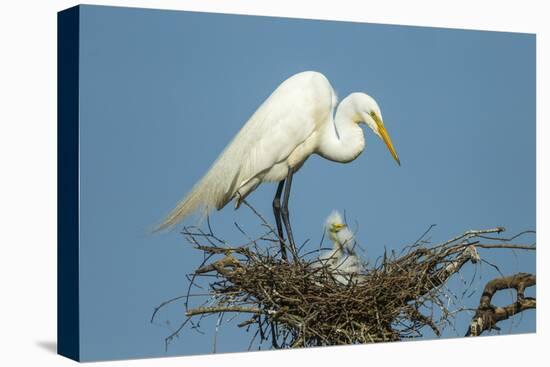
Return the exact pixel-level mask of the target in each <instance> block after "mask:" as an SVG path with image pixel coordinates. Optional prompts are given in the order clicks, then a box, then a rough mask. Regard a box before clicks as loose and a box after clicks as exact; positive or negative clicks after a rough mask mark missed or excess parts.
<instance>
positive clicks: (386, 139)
mask: <svg viewBox="0 0 550 367" xmlns="http://www.w3.org/2000/svg"><path fill="white" fill-rule="evenodd" d="M371 116H372V118H373V120H374V122H376V125H377V126H378V133H380V137H381V138H382V140H383V141H384V143H385V144H386V146H387V147H388V149H389V151H390V153H391V155H392V157H393V159H395V161H396V162H397V164H398V165H401V161H399V157H398V156H397V153H396V152H395V148H394V147H393V144H392V142H391V138H390V136H389V135H388V132H387V131H386V127H385V126H384V123H383V122H382V120H381V119H380V117H378V115H376V114H372V115H371Z"/></svg>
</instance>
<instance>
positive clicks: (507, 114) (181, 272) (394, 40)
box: [80, 6, 535, 360]
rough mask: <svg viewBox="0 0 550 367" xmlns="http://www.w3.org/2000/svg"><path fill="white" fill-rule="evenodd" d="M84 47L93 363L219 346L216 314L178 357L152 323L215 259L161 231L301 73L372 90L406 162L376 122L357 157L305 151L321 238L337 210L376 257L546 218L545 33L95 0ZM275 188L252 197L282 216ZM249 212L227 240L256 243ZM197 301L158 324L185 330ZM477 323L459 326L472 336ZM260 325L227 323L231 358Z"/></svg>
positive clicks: (300, 217) (84, 287)
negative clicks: (539, 51)
mask: <svg viewBox="0 0 550 367" xmlns="http://www.w3.org/2000/svg"><path fill="white" fill-rule="evenodd" d="M80 53H81V60H80V62H81V69H80V72H81V74H80V78H81V90H80V93H81V95H80V106H81V114H80V116H81V120H80V124H81V126H80V142H81V150H80V152H81V180H80V182H81V255H80V265H81V275H80V284H81V294H80V297H81V305H80V307H81V332H82V341H81V355H82V358H83V359H84V360H95V359H115V358H137V357H150V356H166V355H177V354H198V353H210V352H211V351H212V340H213V323H212V322H204V323H203V327H204V328H203V330H204V331H205V332H206V334H205V335H201V334H199V333H197V332H195V331H193V330H190V329H185V330H184V331H183V332H182V333H181V336H180V339H178V340H177V341H175V342H174V343H173V344H171V346H170V348H169V351H168V353H165V351H164V337H165V336H167V335H168V334H169V333H170V330H169V329H168V328H167V327H166V325H165V326H159V325H151V324H150V323H149V318H150V316H151V312H152V311H153V308H154V307H155V306H157V305H158V304H159V303H160V302H161V301H164V300H166V299H169V298H171V297H174V296H178V295H181V294H184V293H185V291H186V287H187V280H186V279H185V274H187V273H190V272H192V271H193V270H194V268H195V267H196V266H197V265H198V264H199V262H200V260H201V259H202V257H201V254H200V253H198V252H196V251H193V250H192V249H191V248H190V246H189V245H188V244H186V242H185V240H184V238H183V237H182V236H181V235H179V234H178V233H177V231H174V232H170V233H166V234H155V235H149V234H147V231H148V229H150V228H151V227H152V225H154V224H155V223H157V222H158V221H159V220H160V219H161V218H162V217H163V215H165V214H166V213H167V212H168V211H169V210H170V209H171V208H172V207H173V205H175V203H176V202H177V201H178V200H180V199H181V197H182V196H183V195H184V194H185V193H186V192H187V191H188V190H189V189H190V188H191V187H192V185H193V184H194V183H195V182H196V180H198V179H199V178H200V177H201V176H202V174H203V173H204V172H205V171H206V170H207V169H208V167H209V166H210V164H211V163H212V162H213V161H214V159H215V158H216V157H217V155H218V154H219V153H220V152H221V151H222V149H223V148H224V146H225V145H226V144H227V142H229V141H230V139H231V138H232V137H233V136H234V134H235V133H236V132H237V131H238V130H239V129H240V127H241V126H242V125H243V124H244V123H245V122H246V120H247V119H248V117H249V116H250V115H251V114H252V113H253V112H254V111H255V109H256V108H257V107H258V106H259V105H260V103H261V102H262V101H263V100H264V99H265V98H266V97H267V96H268V95H269V94H270V93H271V91H272V90H273V89H274V88H275V87H276V86H277V85H278V84H279V83H280V82H282V81H283V80H284V79H286V78H287V77H289V76H290V75H292V74H294V73H296V72H300V71H304V70H317V71H320V72H322V73H324V74H325V75H326V76H327V77H328V78H329V80H330V81H331V83H332V85H333V86H334V88H335V89H336V91H337V92H338V94H339V96H340V97H341V98H343V97H344V96H346V95H347V94H348V93H350V92H354V91H364V92H367V93H369V94H370V95H372V96H373V97H375V98H376V99H377V101H378V103H379V104H380V106H381V109H382V113H383V116H384V120H385V123H386V127H387V128H388V131H389V133H390V135H391V137H392V139H393V142H394V145H395V147H396V149H397V152H398V153H399V157H400V158H401V162H402V166H401V167H398V166H397V165H396V164H395V162H394V161H393V160H392V158H391V156H390V154H389V153H388V151H387V150H386V148H385V146H384V145H383V143H382V142H381V141H380V140H379V139H378V138H376V137H375V136H374V135H373V134H372V133H370V132H367V135H366V141H367V147H366V150H365V152H364V153H363V154H362V155H361V156H359V158H358V159H356V160H355V161H354V162H352V163H350V164H345V165H344V164H337V163H332V162H328V161H324V160H323V159H321V158H320V157H316V156H314V157H312V158H311V159H310V160H308V161H307V162H306V164H305V165H304V167H303V168H302V169H301V171H300V172H299V173H298V174H297V175H296V178H295V180H294V185H293V192H292V195H293V196H292V198H291V208H290V210H291V215H292V223H293V228H294V230H295V237H296V239H297V241H299V242H302V241H304V240H306V239H308V238H310V239H311V240H312V242H313V243H318V241H319V239H320V237H321V234H322V223H323V222H324V220H325V217H326V216H327V215H328V214H329V213H330V211H332V210H333V209H339V210H341V211H344V210H345V211H346V213H347V216H348V219H349V220H350V222H351V223H355V222H357V223H358V224H359V232H358V239H359V242H360V244H361V245H362V247H363V248H365V249H366V250H367V255H366V256H367V257H368V258H369V259H371V260H374V259H375V258H376V257H378V256H380V255H381V254H382V253H383V249H384V246H386V247H387V248H390V249H391V248H394V249H400V248H401V247H402V246H403V245H404V244H407V243H410V242H411V241H414V240H415V239H416V238H417V237H418V236H419V235H420V233H422V232H423V231H424V230H425V229H426V228H427V227H428V225H430V224H432V223H436V224H437V227H436V228H435V230H434V231H433V232H432V240H433V241H434V242H438V241H441V240H444V239H447V238H450V237H452V236H453V235H456V234H458V233H461V232H463V231H465V230H468V229H477V228H488V227H494V226H505V227H506V228H507V229H508V232H509V233H514V232H517V231H521V230H524V229H535V37H534V36H533V35H526V34H512V33H495V32H478V31H462V30H444V29H436V28H419V27H402V26H386V25H374V24H358V23H342V22H326V21H307V20H290V19H277V18H267V17H248V16H233V15H213V14H200V13H186V12H170V11H157V10H142V9H127V8H110V7H91V6H84V7H83V8H82V11H81V50H80ZM274 190H275V184H265V185H263V186H261V187H260V188H259V189H258V190H257V191H256V192H254V193H253V194H252V195H251V196H250V197H249V201H250V202H251V203H252V204H253V205H255V206H256V208H257V209H258V210H259V211H261V212H262V213H264V214H265V215H266V216H269V217H270V218H271V215H272V214H271V200H272V196H273V193H274ZM235 221H238V222H239V223H240V224H241V225H242V226H243V227H245V228H247V229H248V230H250V231H254V230H255V228H256V227H257V225H256V221H255V220H252V217H251V216H250V215H249V213H248V212H247V211H246V210H245V209H240V210H238V211H234V210H233V209H232V208H231V207H227V208H225V209H224V210H222V211H220V212H216V213H214V214H213V215H212V223H213V226H214V228H215V230H216V231H217V233H218V234H219V235H220V236H223V237H225V238H226V239H228V240H233V241H235V242H236V243H242V242H243V241H244V239H243V237H242V236H240V235H239V233H238V232H237V231H236V229H235V228H234V226H233V222H235ZM188 223H191V224H192V221H191V222H188ZM529 240H530V241H534V240H533V239H532V238H530V239H529ZM313 248H314V245H313V244H312V245H311V249H313ZM481 256H482V257H484V258H485V259H487V260H490V261H493V262H496V263H498V264H499V265H500V266H501V270H502V272H503V273H506V274H508V273H512V272H516V271H528V272H534V271H535V256H534V254H527V255H526V254H522V253H518V254H517V256H514V254H512V253H510V252H508V253H504V252H499V253H494V252H493V253H489V252H487V251H482V252H481ZM472 269H473V266H471V265H468V266H467V269H466V272H465V274H466V275H468V274H470V273H471V271H472ZM479 274H480V269H478V275H479ZM481 274H482V278H481V280H480V282H481V283H480V285H481V284H484V282H485V281H486V280H488V279H490V278H491V277H494V276H496V275H497V273H496V272H495V271H494V270H493V269H491V268H490V267H488V266H486V265H485V266H483V267H482V269H481ZM499 300H501V301H502V302H509V301H510V300H511V296H510V294H506V295H502V296H500V297H499ZM466 302H467V305H468V306H472V307H473V306H475V305H476V303H477V302H478V295H476V296H474V297H473V298H470V299H468V300H466ZM182 307H183V305H182V304H181V303H179V304H174V305H172V306H171V307H169V308H167V309H166V310H165V311H164V312H163V313H162V314H161V315H159V319H158V320H159V323H162V322H164V321H166V320H170V323H171V327H176V326H177V325H178V324H179V322H180V321H181V320H182V318H183V311H184V310H183V308H182ZM467 320H468V317H467V316H466V315H465V317H463V318H461V319H459V320H458V321H457V331H456V332H455V331H453V330H452V329H448V330H446V332H445V336H447V337H453V336H461V335H463V333H464V332H465V328H466V324H467ZM517 320H518V319H515V324H514V327H513V328H512V332H532V331H534V330H535V312H533V311H531V312H526V313H524V314H523V318H522V320H521V322H520V323H519V325H516V324H517ZM213 321H215V320H213ZM510 325H511V323H503V324H502V325H501V326H502V327H503V331H502V332H503V333H508V332H510ZM251 336H252V335H251V334H247V333H245V332H244V331H243V330H240V329H237V328H236V326H235V324H234V323H233V324H229V325H225V326H224V327H223V328H222V329H221V331H220V334H219V336H218V351H219V352H227V351H242V350H245V349H246V348H247V346H248V341H249V339H250V337H251ZM429 336H430V334H429V333H428V337H429Z"/></svg>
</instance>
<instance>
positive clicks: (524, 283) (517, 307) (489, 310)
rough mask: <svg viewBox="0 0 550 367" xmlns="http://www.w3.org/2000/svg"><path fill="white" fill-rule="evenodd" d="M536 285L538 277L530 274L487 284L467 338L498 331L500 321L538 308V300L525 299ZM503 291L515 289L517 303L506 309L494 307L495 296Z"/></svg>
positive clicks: (512, 276) (503, 278)
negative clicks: (494, 330) (527, 292)
mask: <svg viewBox="0 0 550 367" xmlns="http://www.w3.org/2000/svg"><path fill="white" fill-rule="evenodd" d="M535 284H536V276H535V275H533V274H529V273H517V274H514V275H511V276H507V277H502V278H496V279H493V280H491V281H490V282H489V283H487V285H486V286H485V289H484V291H483V294H482V295H481V299H480V301H479V307H478V308H477V311H476V313H475V315H474V317H473V319H472V321H471V322H470V328H469V330H468V332H467V333H466V336H478V335H481V334H482V333H483V332H484V331H486V330H491V329H498V328H497V326H496V324H497V323H498V322H499V321H502V320H506V319H508V318H510V317H512V316H514V315H515V314H517V313H520V312H523V311H525V310H529V309H533V308H536V306H537V300H536V299H534V298H529V297H525V294H524V291H525V289H526V288H528V287H531V286H534V285H535ZM503 289H515V290H516V292H517V300H516V302H514V303H512V304H510V305H507V306H504V307H499V306H495V305H493V304H492V303H491V300H492V299H493V296H494V295H495V293H496V292H498V291H500V290H503Z"/></svg>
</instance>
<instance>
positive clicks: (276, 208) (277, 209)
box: [273, 180, 288, 260]
mask: <svg viewBox="0 0 550 367" xmlns="http://www.w3.org/2000/svg"><path fill="white" fill-rule="evenodd" d="M284 185H285V180H282V181H280V182H279V186H277V192H276V193H275V197H274V198H273V214H274V215H275V223H277V232H279V233H278V235H279V242H280V243H281V257H282V258H283V260H287V259H288V258H287V256H286V247H285V242H284V241H285V236H284V234H283V225H282V224H281V193H282V192H283V186H284Z"/></svg>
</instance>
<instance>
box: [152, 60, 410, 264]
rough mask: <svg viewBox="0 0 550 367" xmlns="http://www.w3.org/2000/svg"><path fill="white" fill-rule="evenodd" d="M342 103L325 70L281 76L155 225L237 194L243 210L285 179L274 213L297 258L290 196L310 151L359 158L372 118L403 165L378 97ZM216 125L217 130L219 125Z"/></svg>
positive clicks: (342, 158) (342, 159)
mask: <svg viewBox="0 0 550 367" xmlns="http://www.w3.org/2000/svg"><path fill="white" fill-rule="evenodd" d="M337 102H338V101H337V97H336V93H335V92H334V89H333V88H332V86H331V84H330V82H329V81H328V79H327V78H326V77H325V76H324V75H323V74H321V73H319V72H315V71H305V72H301V73H298V74H295V75H293V76H291V77H290V78H288V79H287V80H285V81H284V82H282V83H281V84H280V85H279V86H278V87H277V89H275V91H273V93H272V94H271V95H270V96H269V97H268V98H267V99H266V100H265V101H264V102H263V103H262V104H261V105H260V107H258V109H257V110H256V112H255V113H254V114H253V115H252V116H251V117H250V119H249V120H248V121H247V122H246V124H245V125H244V126H243V127H242V129H241V130H240V131H239V132H238V133H237V135H236V136H235V137H234V138H233V140H232V141H231V142H230V143H229V145H227V147H226V148H225V149H224V151H223V152H222V153H221V154H220V155H219V157H218V158H217V159H216V161H215V162H214V163H213V164H212V166H211V167H210V169H209V171H208V172H206V174H205V175H204V176H203V178H202V179H200V181H198V182H197V183H196V184H195V186H194V187H193V188H192V189H191V191H190V192H189V193H188V194H187V196H185V197H184V198H183V199H182V200H181V201H180V202H179V203H178V204H177V205H176V207H175V208H174V209H173V210H172V211H171V212H170V213H169V214H168V215H167V216H166V218H165V219H164V220H163V221H162V222H161V223H160V224H159V225H158V226H157V227H156V229H155V230H156V231H159V230H163V229H166V228H169V227H172V226H173V225H175V224H176V223H178V222H180V221H182V220H183V219H184V218H186V217H187V216H188V215H190V214H191V213H193V212H195V211H197V210H199V211H201V212H202V213H203V214H204V215H206V214H207V213H208V212H210V211H211V210H213V209H217V210H220V209H222V208H223V207H224V206H225V205H226V204H227V203H229V202H230V201H232V200H234V201H235V207H236V208H237V207H239V205H240V204H241V202H242V200H243V199H245V198H246V197H247V195H249V194H250V193H251V192H252V191H254V190H255V189H256V188H257V187H258V185H260V184H261V183H263V182H278V186H277V190H276V193H275V197H274V199H273V212H274V215H275V222H276V224H277V231H278V235H279V239H280V243H281V256H282V257H283V258H284V259H286V258H287V255H286V249H285V243H284V237H283V227H282V225H283V224H284V227H285V229H286V233H287V236H288V241H289V245H290V250H291V251H292V254H293V255H294V257H295V258H296V257H297V251H296V246H295V243H294V238H293V235H292V229H291V227H290V220H289V213H288V201H289V197H290V188H291V185H292V177H293V175H294V173H295V172H296V171H298V170H299V169H300V167H302V165H303V164H304V162H305V161H306V160H307V158H308V157H309V156H310V155H312V154H318V155H320V156H322V157H323V158H326V159H328V160H331V161H333V162H340V163H348V162H351V161H353V160H354V159H355V158H357V157H358V156H359V154H361V152H363V150H364V148H365V137H364V134H363V130H362V129H361V127H360V125H361V124H365V125H366V126H367V127H368V128H369V129H370V130H372V131H373V133H374V134H375V135H376V136H378V137H380V139H382V140H383V141H384V143H385V144H386V146H387V147H388V149H389V151H390V153H391V155H392V156H393V158H394V159H395V160H396V162H397V163H398V164H400V162H399V158H398V157H397V153H396V152H395V149H394V147H393V144H392V141H391V139H390V136H389V135H388V132H387V131H386V127H385V125H384V122H383V120H382V112H381V111H380V108H379V107H378V104H377V103H376V101H375V100H374V99H373V98H372V97H371V96H369V95H367V94H365V93H352V94H350V95H348V96H347V97H346V98H344V99H343V100H342V101H341V102H340V103H339V104H338V103H337ZM212 106H213V109H214V110H212V111H210V113H211V114H214V116H216V117H218V120H220V119H219V117H223V111H215V107H216V104H215V101H212ZM210 117H212V116H210ZM201 123H204V122H202V121H201ZM207 123H208V122H207ZM212 130H213V131H214V133H215V130H216V127H215V126H213V127H212ZM204 139H205V140H207V139H208V138H207V137H204ZM283 189H284V192H283ZM281 195H283V199H282V203H281ZM281 221H282V223H281Z"/></svg>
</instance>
